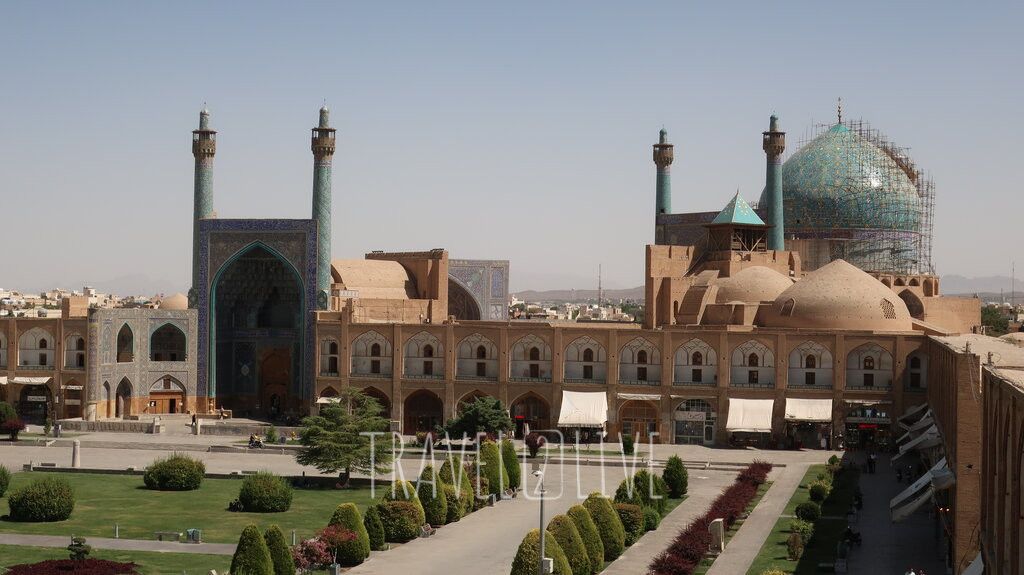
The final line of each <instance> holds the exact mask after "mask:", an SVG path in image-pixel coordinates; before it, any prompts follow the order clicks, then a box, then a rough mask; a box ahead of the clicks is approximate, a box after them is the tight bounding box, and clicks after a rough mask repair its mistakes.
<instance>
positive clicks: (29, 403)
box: [18, 385, 51, 425]
mask: <svg viewBox="0 0 1024 575" xmlns="http://www.w3.org/2000/svg"><path fill="white" fill-rule="evenodd" d="M18 399H19V402H18V415H19V416H20V417H21V420H22V421H24V422H25V423H32V424H35V425H43V424H44V423H46V418H47V416H48V415H50V402H51V396H50V388H49V387H48V386H46V385H26V386H25V387H23V388H21V395H20V397H19V398H18Z"/></svg>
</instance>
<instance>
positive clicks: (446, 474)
mask: <svg viewBox="0 0 1024 575" xmlns="http://www.w3.org/2000/svg"><path fill="white" fill-rule="evenodd" d="M452 461H454V463H455V469H454V473H453V470H452ZM437 475H438V477H440V478H441V481H443V482H445V483H447V484H448V485H451V486H453V487H455V488H456V490H457V492H458V496H459V505H460V506H461V508H462V509H461V510H460V512H459V517H460V518H461V517H465V516H467V515H469V514H470V513H472V512H473V481H472V480H471V479H470V473H469V471H468V470H467V469H466V467H465V465H463V463H462V460H460V459H457V458H453V459H452V460H446V461H445V462H444V463H443V464H442V465H441V471H439V472H438V474H437ZM456 481H458V484H456ZM449 507H450V506H449ZM448 515H449V516H451V515H452V511H451V509H450V508H449V510H448Z"/></svg>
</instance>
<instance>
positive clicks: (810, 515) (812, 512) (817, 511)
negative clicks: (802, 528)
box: [793, 501, 821, 523]
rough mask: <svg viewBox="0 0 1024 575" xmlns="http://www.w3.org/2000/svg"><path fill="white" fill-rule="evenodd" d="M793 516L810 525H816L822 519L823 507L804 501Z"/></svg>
mask: <svg viewBox="0 0 1024 575" xmlns="http://www.w3.org/2000/svg"><path fill="white" fill-rule="evenodd" d="M793 514H794V515H796V516H797V518H799V519H802V520H804V521H807V522H809V523H814V522H815V521H817V520H818V519H819V518H820V517H821V505H818V504H817V503H815V502H813V501H804V502H803V503H801V504H800V505H797V506H796V509H795V510H794V511H793Z"/></svg>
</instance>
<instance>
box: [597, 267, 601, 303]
mask: <svg viewBox="0 0 1024 575" xmlns="http://www.w3.org/2000/svg"><path fill="white" fill-rule="evenodd" d="M597 307H601V264H597Z"/></svg>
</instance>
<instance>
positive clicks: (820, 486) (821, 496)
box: [807, 481, 832, 503]
mask: <svg viewBox="0 0 1024 575" xmlns="http://www.w3.org/2000/svg"><path fill="white" fill-rule="evenodd" d="M831 490H832V486H831V485H829V484H828V483H825V482H824V481H815V482H813V483H811V484H810V485H809V486H808V487H807V492H808V493H809V494H810V496H811V501H815V502H817V503H821V502H822V501H824V500H825V498H826V497H828V494H829V492H830V491H831Z"/></svg>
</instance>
